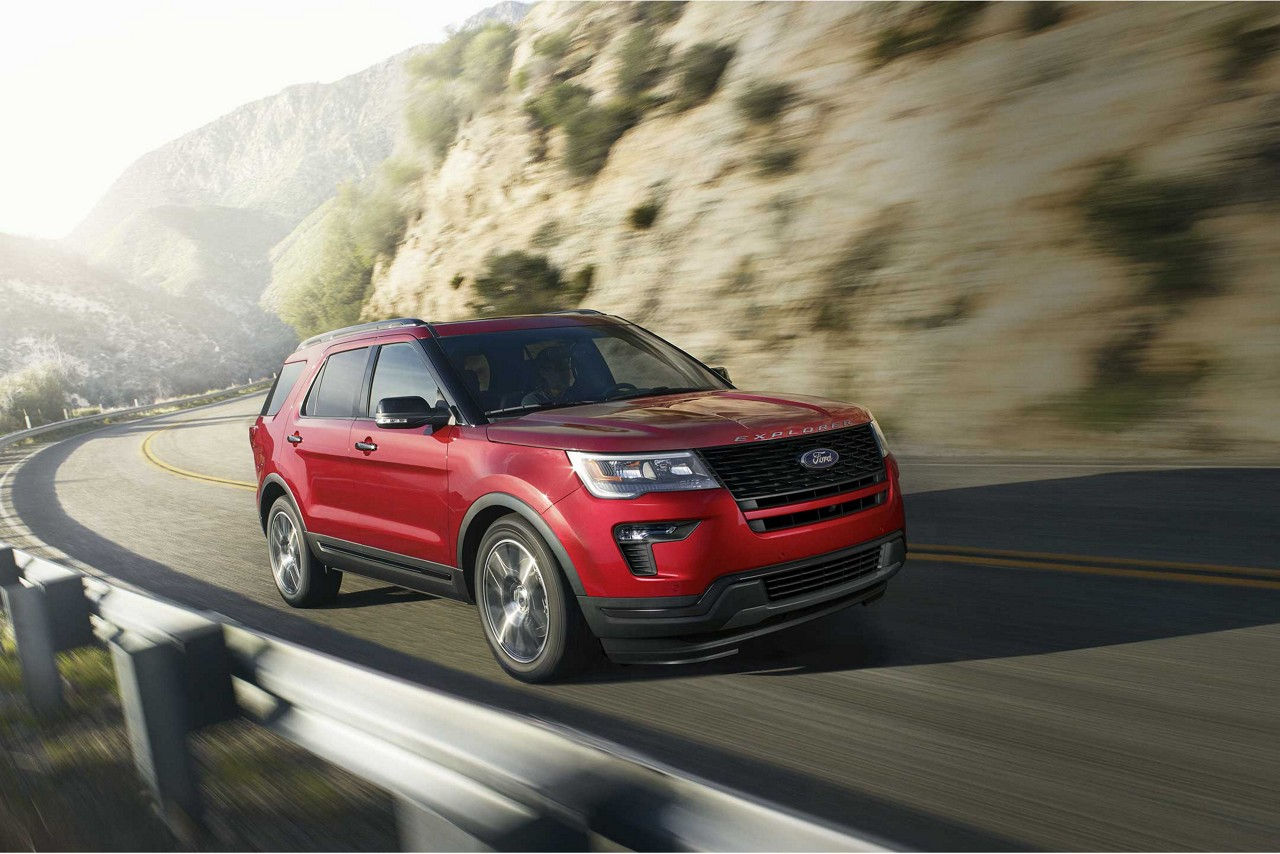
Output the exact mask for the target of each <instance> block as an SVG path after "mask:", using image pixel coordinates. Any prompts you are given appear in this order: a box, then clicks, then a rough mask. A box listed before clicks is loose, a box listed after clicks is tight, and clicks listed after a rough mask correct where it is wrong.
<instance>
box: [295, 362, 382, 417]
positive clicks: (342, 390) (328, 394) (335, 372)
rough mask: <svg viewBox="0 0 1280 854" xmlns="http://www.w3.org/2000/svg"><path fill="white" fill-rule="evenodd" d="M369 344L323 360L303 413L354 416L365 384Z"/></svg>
mask: <svg viewBox="0 0 1280 854" xmlns="http://www.w3.org/2000/svg"><path fill="white" fill-rule="evenodd" d="M368 360H369V348H368V347H361V348H360V349H359V350H344V351H343V352H341V353H334V354H333V355H332V356H330V357H329V358H328V359H327V360H326V361H325V363H324V368H322V369H321V371H320V378H319V379H317V380H316V384H315V385H314V386H312V388H311V394H309V395H307V403H306V405H305V406H304V407H303V409H302V414H303V415H314V416H317V417H319V418H351V417H353V416H354V415H355V411H356V396H357V395H359V394H360V387H361V386H362V385H363V384H364V369H365V365H366V363H367V362H368Z"/></svg>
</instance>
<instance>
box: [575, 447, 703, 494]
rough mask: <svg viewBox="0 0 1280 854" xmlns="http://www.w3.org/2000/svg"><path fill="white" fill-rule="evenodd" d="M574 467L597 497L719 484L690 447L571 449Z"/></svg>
mask: <svg viewBox="0 0 1280 854" xmlns="http://www.w3.org/2000/svg"><path fill="white" fill-rule="evenodd" d="M567 453H568V454H569V462H571V463H572V464H573V470H574V471H576V472H577V473H578V477H580V478H582V483H583V485H584V486H586V488H587V489H588V490H589V491H590V492H591V494H592V495H594V496H595V497H596V498H635V497H636V496H637V495H643V494H644V493H646V492H676V491H679V490H684V489H715V488H716V487H718V486H719V485H720V484H719V483H717V482H716V479H715V478H714V477H712V476H711V473H710V472H709V471H707V468H706V466H704V465H703V464H702V461H701V460H700V459H698V458H697V457H696V456H695V455H693V454H691V453H689V452H688V451H671V452H668V453H665V454H587V453H583V452H582V451H568V452H567Z"/></svg>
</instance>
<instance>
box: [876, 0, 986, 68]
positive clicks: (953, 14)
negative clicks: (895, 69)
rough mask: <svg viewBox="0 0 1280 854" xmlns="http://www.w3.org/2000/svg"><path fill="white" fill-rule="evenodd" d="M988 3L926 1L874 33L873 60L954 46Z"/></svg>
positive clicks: (884, 61) (887, 60)
mask: <svg viewBox="0 0 1280 854" xmlns="http://www.w3.org/2000/svg"><path fill="white" fill-rule="evenodd" d="M985 5H986V4H985V3H979V2H955V3H925V4H922V5H920V6H918V7H916V8H914V9H912V10H911V12H910V14H909V16H908V17H907V19H906V20H904V21H902V22H901V23H898V24H894V25H893V26H889V27H885V28H884V29H883V30H881V31H880V32H879V33H877V34H876V36H875V42H874V44H873V45H872V48H871V61H872V62H873V63H874V64H876V65H878V66H879V65H886V64H888V63H890V62H892V61H893V60H895V59H898V58H899V57H903V56H906V55H908V54H911V53H915V52H916V51H921V50H929V49H931V48H945V47H951V46H954V45H957V44H959V43H960V42H962V41H964V38H965V35H966V34H967V33H968V30H969V25H970V24H971V23H973V20H974V18H975V17H976V16H977V15H978V14H980V13H981V12H982V9H983V7H984V6H985Z"/></svg>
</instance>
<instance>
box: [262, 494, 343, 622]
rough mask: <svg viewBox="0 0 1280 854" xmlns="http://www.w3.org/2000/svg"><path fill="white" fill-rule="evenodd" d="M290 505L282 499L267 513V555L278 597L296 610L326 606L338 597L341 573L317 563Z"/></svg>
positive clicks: (287, 500) (300, 523) (278, 499)
mask: <svg viewBox="0 0 1280 854" xmlns="http://www.w3.org/2000/svg"><path fill="white" fill-rule="evenodd" d="M303 530H304V529H303V527H302V520H301V519H300V518H299V516H298V511H297V510H296V509H295V508H294V506H293V502H291V501H290V500H289V499H288V498H285V497H283V496H281V497H280V498H277V499H276V502H275V503H274V504H272V505H271V511H270V512H269V513H268V514H267V553H268V554H269V555H270V557H271V575H272V576H273V577H274V578H275V582H276V590H278V591H279V592H280V598H281V599H283V600H284V601H286V602H288V603H289V604H290V605H292V606H293V607H295V608H314V607H316V606H317V605H328V604H330V603H332V602H333V600H334V599H336V598H337V597H338V588H339V587H341V586H342V573H341V572H339V571H337V570H335V569H330V568H328V567H326V566H325V565H324V564H322V563H320V561H318V560H316V558H315V555H313V554H312V553H311V549H309V548H308V547H307V541H306V538H305V536H304V535H303Z"/></svg>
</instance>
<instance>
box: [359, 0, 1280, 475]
mask: <svg viewBox="0 0 1280 854" xmlns="http://www.w3.org/2000/svg"><path fill="white" fill-rule="evenodd" d="M1278 23H1280V9H1276V8H1275V7H1263V6H1259V7H1249V8H1248V9H1243V8H1233V7H1232V6H1231V4H1225V5H1220V4H1135V5H1112V4H1088V3H1081V4H1075V3H1036V4H1023V3H1014V4H1003V3H1001V4H977V3H973V4H950V3H939V4H919V3H905V4H845V3H759V4H717V3H687V4H679V3H637V4H632V3H556V2H544V3H539V4H537V5H536V6H534V7H533V8H532V9H531V10H530V11H529V14H528V15H527V16H526V17H525V18H524V19H523V20H522V21H521V22H520V24H519V27H518V31H517V33H516V39H515V43H514V52H513V54H512V61H511V62H510V73H509V75H507V77H506V81H507V86H506V88H505V90H504V91H503V92H502V93H500V94H498V95H496V96H495V97H493V98H492V100H490V101H488V102H485V103H483V104H481V105H479V106H474V107H472V108H470V109H468V110H467V112H466V114H465V117H464V119H463V120H462V122H461V124H460V125H459V127H458V129H457V131H456V134H454V135H453V137H452V140H451V141H448V140H446V141H447V142H448V145H447V148H446V150H445V153H444V155H443V157H438V156H436V155H434V154H429V153H424V154H423V155H422V159H421V162H422V164H423V165H424V168H425V171H424V174H423V177H422V178H421V179H420V180H419V181H418V182H417V183H416V184H415V185H414V187H413V188H411V192H410V193H409V194H408V195H407V196H406V198H408V199H410V207H409V209H408V211H407V215H406V217H405V229H404V233H403V236H402V237H401V238H400V239H399V240H398V242H397V243H396V244H395V246H394V247H393V248H392V249H391V250H390V251H389V252H387V253H386V254H385V255H384V256H382V257H381V258H380V259H379V260H378V261H377V262H376V263H375V264H374V265H373V267H372V273H371V280H370V281H371V283H370V286H369V290H368V296H367V298H366V300H365V301H364V303H363V307H362V309H361V310H360V312H359V314H361V315H362V316H363V317H364V318H366V319H373V318H378V317H386V316H395V315H409V316H420V317H426V318H432V319H440V320H446V319H452V318H458V317H463V316H468V315H472V314H474V313H476V312H477V311H480V312H485V311H498V310H505V311H509V310H521V309H524V308H542V307H546V306H549V305H556V304H558V305H561V306H571V305H575V304H582V305H586V306H590V307H593V308H598V309H601V310H604V311H609V312H615V313H619V314H621V315H623V316H626V317H629V318H632V319H634V320H636V321H638V322H642V323H645V324H646V325H648V326H650V327H651V328H653V329H655V330H656V331H657V332H658V333H659V334H661V335H663V336H664V337H666V338H669V339H670V340H673V341H675V342H676V343H677V344H679V345H680V346H682V347H684V348H685V349H687V350H689V351H690V352H693V353H695V354H697V355H699V356H700V357H703V358H704V359H705V360H706V361H708V362H710V363H712V364H725V365H727V366H728V367H729V368H730V370H731V372H732V374H733V375H734V376H735V378H738V379H740V380H741V381H742V382H743V384H744V386H745V387H750V388H759V389H762V390H763V389H787V390H793V391H797V392H811V393H818V394H825V395H828V396H835V397H844V398H848V399H852V400H856V401H859V402H863V403H866V404H868V405H869V406H870V407H871V408H872V409H873V410H874V411H875V412H876V414H877V415H878V416H880V418H881V419H882V420H883V421H884V422H886V423H887V424H888V425H889V428H888V429H889V430H890V433H891V435H895V436H897V437H899V438H900V441H905V442H916V443H920V444H923V445H930V446H967V447H976V448H1002V449H1006V450H1007V449H1017V448H1027V449H1055V450H1057V449H1062V448H1070V447H1076V448H1079V449H1080V450H1081V452H1083V453H1090V452H1093V451H1095V450H1096V448H1097V447H1098V441H1099V437H1100V436H1101V437H1105V438H1106V441H1107V443H1108V444H1107V447H1109V448H1112V449H1128V450H1130V451H1133V452H1134V453H1149V452H1156V451H1161V450H1166V451H1169V452H1175V451H1185V450H1192V451H1195V452H1198V453H1207V452H1217V451H1221V450H1229V449H1239V450H1241V451H1244V450H1247V449H1259V448H1266V449H1272V450H1274V449H1276V448H1278V447H1280V419H1276V418H1275V417H1274V415H1275V401H1276V400H1277V399H1280V373H1277V372H1276V371H1275V370H1274V365H1275V364H1276V363H1277V360H1280V350H1278V349H1277V342H1278V341H1280V339H1278V338H1277V336H1276V335H1275V330H1276V329H1277V328H1280V288H1276V287H1275V281H1276V280H1275V270H1276V269H1277V262H1280V228H1276V227H1275V223H1276V220H1275V210H1276V207H1277V205H1280V180H1277V178H1276V175H1277V173H1276V169H1275V164H1276V162H1277V159H1276V156H1275V152H1276V151H1277V150H1280V136H1278V135H1277V129H1278V128H1280V112H1277V109H1278V108H1280V103H1278V102H1277V101H1276V99H1275V92H1276V91H1280V77H1277V75H1278V74H1280V62H1277V61H1276V59H1275V56H1276V54H1275V52H1274V51H1270V52H1269V49H1267V48H1262V49H1259V50H1251V49H1247V47H1246V46H1247V45H1250V44H1254V43H1255V41H1257V40H1259V39H1260V40H1265V39H1266V38H1269V36H1267V35H1266V34H1267V33H1273V32H1274V31H1275V29H1276V26H1277V24H1278ZM1251 33H1252V34H1255V35H1257V39H1255V40H1254V41H1251V39H1252V38H1253V36H1251V35H1250V34H1251ZM1224 34H1234V35H1231V36H1228V35H1224ZM1258 43H1261V42H1260V41H1259V42H1258ZM452 85H456V84H452ZM437 100H439V99H438V98H437ZM511 253H523V254H521V255H512V254H511ZM522 271H523V272H522ZM522 276H523V277H524V278H521V277H522ZM548 283H551V285H553V286H559V287H561V290H560V291H559V293H558V295H556V294H552V295H551V296H548V295H547V294H548V290H547V289H548V287H549V285H548ZM584 293H585V297H583V294H584ZM513 295H514V298H513Z"/></svg>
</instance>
